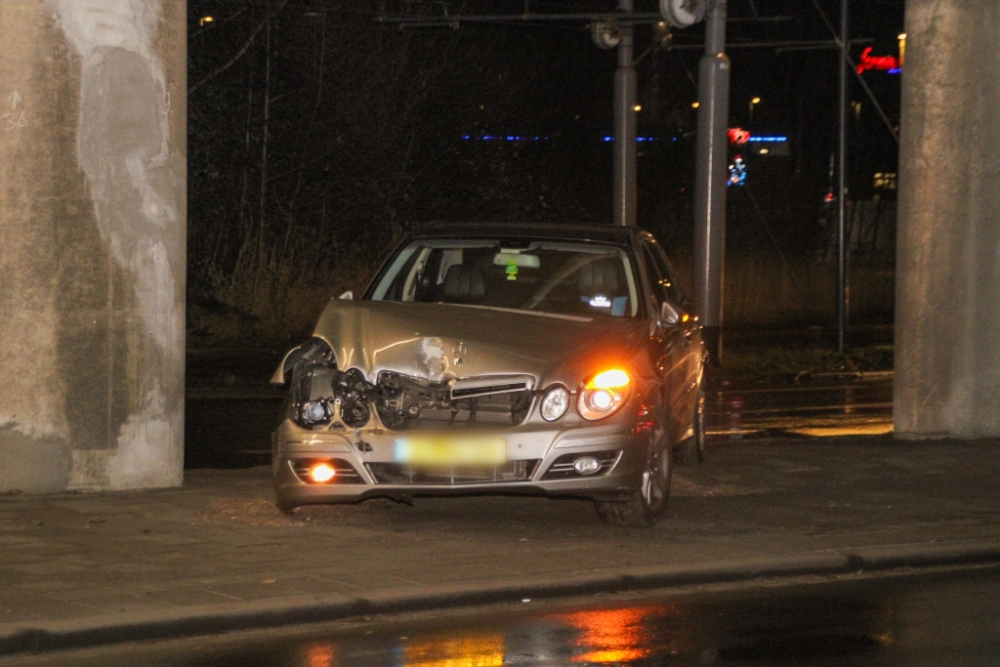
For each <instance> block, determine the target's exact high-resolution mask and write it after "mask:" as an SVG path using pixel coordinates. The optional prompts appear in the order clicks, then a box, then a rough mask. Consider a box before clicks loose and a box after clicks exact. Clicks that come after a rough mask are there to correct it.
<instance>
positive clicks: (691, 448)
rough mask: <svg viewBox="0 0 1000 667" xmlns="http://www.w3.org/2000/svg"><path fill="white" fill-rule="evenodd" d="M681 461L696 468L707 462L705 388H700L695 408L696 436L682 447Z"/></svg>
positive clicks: (702, 386)
mask: <svg viewBox="0 0 1000 667" xmlns="http://www.w3.org/2000/svg"><path fill="white" fill-rule="evenodd" d="M680 460H681V463H683V464H684V465H686V466H696V465H698V464H699V463H702V462H703V461H704V460H705V386H704V384H702V385H701V386H699V387H698V400H697V402H696V403H695V408H694V434H693V435H692V436H691V437H690V438H688V439H687V440H685V441H684V444H683V445H681V450H680Z"/></svg>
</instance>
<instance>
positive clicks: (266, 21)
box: [188, 0, 288, 95]
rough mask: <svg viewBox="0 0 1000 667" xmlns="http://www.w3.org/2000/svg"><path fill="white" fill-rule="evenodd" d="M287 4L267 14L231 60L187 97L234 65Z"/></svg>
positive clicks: (194, 87)
mask: <svg viewBox="0 0 1000 667" xmlns="http://www.w3.org/2000/svg"><path fill="white" fill-rule="evenodd" d="M287 4H288V0H282V1H281V3H280V4H279V5H278V7H277V8H276V9H275V10H274V11H273V12H271V13H270V14H268V15H267V17H266V18H265V19H264V20H263V21H261V22H260V24H259V25H258V26H257V27H256V28H254V29H253V32H251V33H250V37H249V39H247V41H246V42H245V43H244V44H243V47H242V48H241V49H240V50H239V51H237V52H236V55H235V56H233V57H232V59H231V60H230V61H229V62H227V63H226V64H225V65H223V66H222V67H220V68H218V69H217V70H215V71H214V72H212V73H211V74H209V75H207V76H206V77H205V78H203V79H202V80H201V81H199V82H198V83H196V84H194V85H193V86H191V87H190V88H188V95H193V94H194V91H196V90H198V89H199V88H201V87H202V86H203V85H205V84H206V83H208V82H209V81H211V80H212V79H214V78H215V77H217V76H219V75H220V74H222V73H223V72H225V71H226V70H227V69H229V68H230V67H232V66H233V65H235V64H236V63H237V62H238V61H239V59H240V58H242V57H243V55H244V54H245V53H246V52H247V50H248V49H249V48H250V47H251V46H252V45H253V42H254V39H256V37H257V35H258V33H260V31H261V30H263V29H264V28H265V27H266V26H267V25H268V24H269V23H270V22H271V19H273V18H274V17H275V16H277V15H278V13H279V12H280V11H281V10H283V9H284V8H285V5H287Z"/></svg>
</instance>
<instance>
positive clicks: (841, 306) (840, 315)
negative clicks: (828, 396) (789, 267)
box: [837, 0, 848, 353]
mask: <svg viewBox="0 0 1000 667" xmlns="http://www.w3.org/2000/svg"><path fill="white" fill-rule="evenodd" d="M847 10H848V0H841V3H840V43H841V45H842V49H841V53H840V100H839V101H840V108H839V109H838V111H839V116H840V118H839V123H840V125H839V129H840V133H839V136H838V137H837V351H838V352H841V353H843V352H844V343H845V340H844V339H845V337H846V329H847V217H846V204H847V188H846V176H845V174H846V171H847V45H848V41H847V37H848V35H847V18H848V15H847Z"/></svg>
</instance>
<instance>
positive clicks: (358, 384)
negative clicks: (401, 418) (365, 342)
mask: <svg viewBox="0 0 1000 667" xmlns="http://www.w3.org/2000/svg"><path fill="white" fill-rule="evenodd" d="M303 350H304V351H303V353H301V354H300V355H299V357H298V359H297V360H296V361H295V364H294V366H293V369H292V384H291V389H290V392H291V393H290V395H289V399H290V400H289V411H288V417H289V418H290V419H292V420H293V421H294V422H295V423H296V424H298V425H299V426H302V427H304V428H316V427H320V426H325V425H326V424H329V423H331V422H333V421H335V420H337V419H339V421H341V422H343V423H344V425H346V426H349V427H351V428H361V427H362V426H364V425H366V424H367V423H368V421H369V420H370V419H371V407H370V405H371V401H372V399H373V398H374V395H375V387H374V386H373V385H372V384H371V383H370V382H368V381H367V380H366V379H365V376H364V375H363V374H362V373H361V371H359V370H358V369H356V368H350V369H348V370H346V371H340V370H338V369H337V360H336V358H335V357H334V355H333V351H332V350H331V349H330V347H329V346H328V345H327V344H326V343H325V342H323V341H321V340H319V339H313V340H311V341H309V343H307V344H306V345H304V346H303Z"/></svg>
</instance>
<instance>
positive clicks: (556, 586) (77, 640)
mask: <svg viewBox="0 0 1000 667" xmlns="http://www.w3.org/2000/svg"><path fill="white" fill-rule="evenodd" d="M990 563H1000V540H985V541H978V542H976V543H965V544H947V543H945V544H934V545H928V544H926V543H922V544H914V545H896V546H888V547H875V548H863V549H856V550H852V552H851V553H839V552H813V553H807V554H800V555H796V556H790V557H778V558H759V559H741V560H739V561H720V562H718V563H710V564H707V565H704V564H702V565H687V566H670V567H660V566H649V567H643V568H629V569H624V570H620V571H617V572H612V573H600V574H595V575H593V576H571V577H562V578H559V577H556V578H553V577H544V578H543V577H536V578H531V579H522V580H520V582H519V583H517V584H515V585H511V584H507V583H498V582H486V583H464V584H455V585H448V586H437V587H435V588H434V589H433V590H431V591H429V592H420V593H417V594H414V593H412V592H408V591H407V589H396V590H393V591H384V592H380V593H375V594H372V595H368V596H358V597H355V598H348V597H345V596H343V595H326V596H299V597H290V598H285V599H278V600H273V599H272V600H262V601H254V602H246V603H234V604H219V605H202V606H192V607H188V608H184V609H178V610H164V611H162V612H161V611H156V612H143V613H139V614H130V615H128V616H124V615H103V616H92V617H88V618H81V619H74V620H68V621H44V622H39V623H35V624H32V623H11V624H4V625H0V657H3V656H7V655H14V654H19V653H20V654H24V653H33V652H34V653H38V652H45V651H55V650H65V649H79V648H86V647H94V646H100V645H108V644H117V643H122V642H132V641H144V640H154V639H161V640H162V639H179V638H183V637H194V636H199V635H211V634H219V633H223V632H234V631H240V630H257V629H263V628H273V627H282V626H290V625H300V624H307V623H321V622H329V621H335V620H340V619H344V618H350V617H354V616H362V615H375V614H389V613H400V612H412V611H421V610H433V609H447V608H455V607H463V606H472V605H482V604H494V603H502V602H516V601H520V600H523V599H525V598H532V599H553V598H560V597H570V596H579V595H588V594H594V593H618V592H631V591H641V590H653V589H666V588H671V587H679V586H690V585H698V584H713V583H736V582H746V581H754V580H761V579H774V578H788V577H798V576H806V575H819V576H822V575H836V574H858V573H861V572H877V571H888V570H895V569H900V568H930V567H942V566H952V565H982V564H990Z"/></svg>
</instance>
